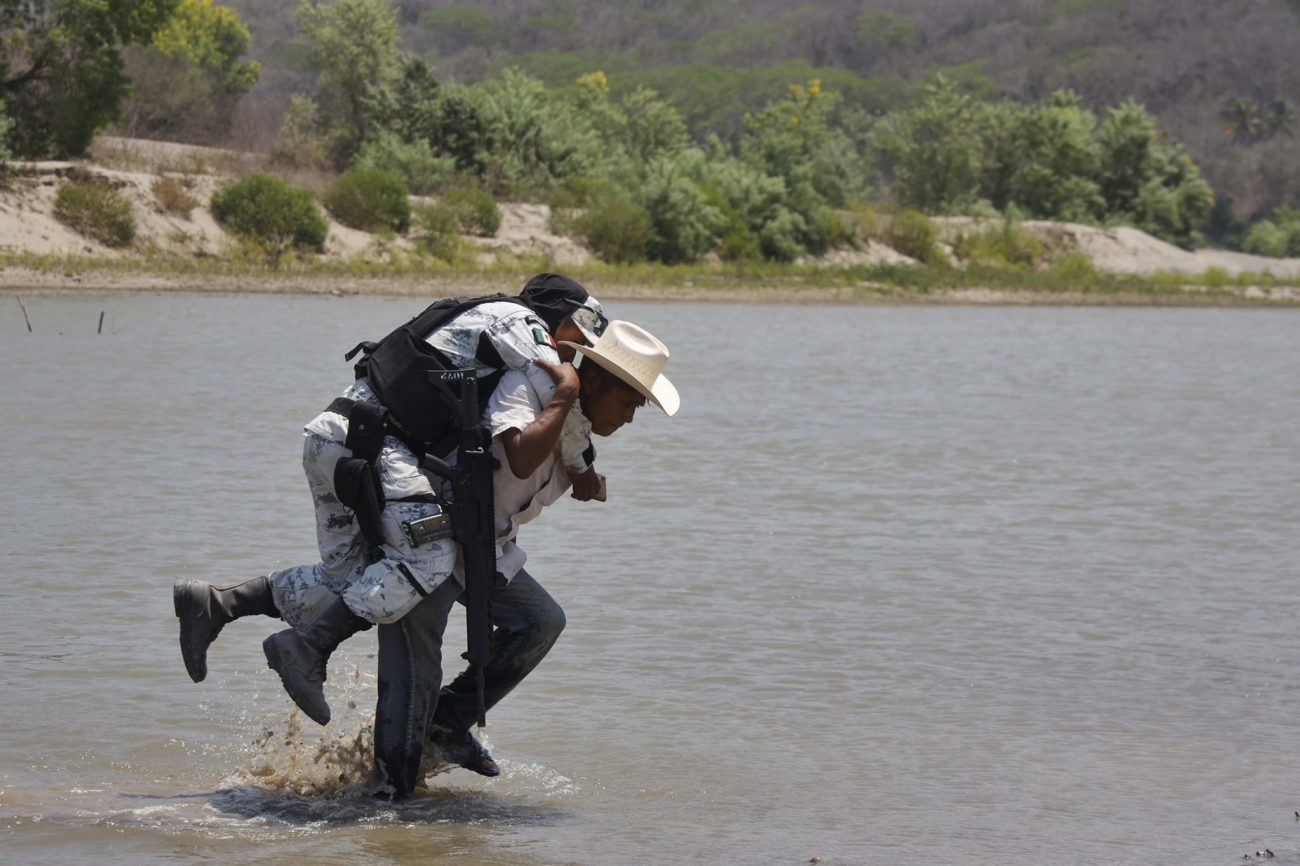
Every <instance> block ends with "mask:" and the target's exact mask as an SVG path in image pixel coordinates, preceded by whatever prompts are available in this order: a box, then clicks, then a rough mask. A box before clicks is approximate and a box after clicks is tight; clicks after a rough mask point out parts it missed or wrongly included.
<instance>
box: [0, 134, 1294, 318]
mask: <svg viewBox="0 0 1300 866" xmlns="http://www.w3.org/2000/svg"><path fill="white" fill-rule="evenodd" d="M93 157H94V159H93V160H91V161H85V162H78V163H26V164H20V165H19V166H18V172H17V173H16V174H15V175H14V176H12V177H11V178H10V179H9V181H8V184H7V186H6V187H5V188H2V189H0V292H6V293H22V292H27V293H37V292H64V291H79V292H168V291H185V292H217V293H249V292H257V293H268V294H274V293H290V294H333V295H351V294H372V295H398V296H407V295H409V296H424V297H428V296H432V295H447V294H473V293H479V292H486V291H512V290H514V289H516V288H517V287H518V286H519V285H521V284H522V282H523V281H524V280H525V279H527V277H528V276H529V275H530V274H532V273H535V272H537V271H538V270H541V269H548V270H564V271H566V272H569V273H573V274H575V275H576V276H579V278H581V279H584V280H585V281H586V282H588V283H589V284H590V285H592V287H593V289H595V288H596V287H597V286H599V294H600V295H601V296H602V297H607V298H611V299H614V298H620V299H635V298H645V299H664V300H710V301H711V300H724V301H737V302H756V301H760V302H761V301H770V302H804V303H818V302H824V303H846V302H852V303H959V304H1135V303H1137V304H1142V303H1146V304H1176V305H1207V304H1215V305H1218V304H1228V303H1260V302H1262V303H1275V304H1283V305H1300V287H1297V286H1296V285H1295V284H1296V282H1297V281H1300V259H1269V258H1265V257H1261V256H1251V255H1246V254H1244V253H1236V252H1229V251H1223V250H1197V251H1189V250H1183V249H1180V248H1178V247H1176V246H1174V245H1172V244H1168V243H1166V242H1164V241H1161V240H1159V239H1157V238H1154V237H1152V236H1150V235H1148V234H1146V233H1144V232H1141V231H1138V230H1137V229H1132V228H1124V227H1119V228H1109V229H1107V228H1100V227H1096V226H1085V225H1077V224H1069V223H1051V222H1040V221H1027V222H1024V223H1020V224H1019V225H1020V226H1021V228H1023V229H1024V230H1025V231H1027V232H1029V233H1031V234H1033V235H1034V236H1035V237H1036V238H1038V239H1039V240H1040V241H1041V242H1042V243H1043V245H1044V246H1045V247H1046V248H1047V249H1048V250H1050V251H1051V255H1052V256H1059V255H1062V254H1065V253H1081V254H1083V255H1084V256H1086V257H1087V258H1088V260H1089V261H1090V262H1091V263H1092V266H1093V268H1095V269H1096V271H1097V272H1099V273H1102V274H1110V275H1116V276H1117V277H1125V276H1128V277H1133V278H1134V279H1133V280H1130V281H1128V282H1123V281H1122V280H1121V281H1120V283H1121V284H1118V285H1115V286H1110V287H1107V288H1106V290H1103V291H1098V290H1097V289H1096V288H1095V287H1093V288H1084V287H1079V288H1078V289H1077V290H1076V289H1074V288H1072V287H1070V286H1065V287H1062V286H1061V285H1060V281H1059V280H1058V281H1056V283H1055V284H1054V285H1053V286H1051V287H1050V288H1049V287H1047V286H1044V287H1042V288H1041V289H1040V288H1038V287H1035V286H1033V285H1032V280H1031V281H1029V285H1026V283H1025V281H1024V280H1019V281H1017V282H1016V285H1015V286H1014V287H1011V288H1007V287H1005V286H999V285H992V286H972V285H959V286H957V287H952V286H938V285H935V286H927V285H925V281H924V280H920V281H916V280H907V281H901V282H904V283H906V285H899V284H891V283H890V282H889V281H888V280H883V281H882V280H881V279H879V278H874V277H872V276H871V275H870V272H869V269H871V268H872V267H874V266H897V265H904V266H906V265H909V264H915V263H914V262H913V260H912V259H909V258H908V257H907V256H905V255H903V254H902V253H900V252H898V251H897V250H894V249H891V248H890V247H888V246H887V245H885V244H883V243H881V242H879V241H877V240H871V241H869V242H866V243H864V244H860V245H859V247H858V248H853V249H849V248H845V249H839V250H834V251H832V252H830V253H829V254H827V255H826V256H824V257H822V258H821V259H818V260H814V261H810V262H804V263H802V264H801V266H799V267H796V268H791V269H789V270H787V271H783V270H781V269H773V270H770V271H768V270H760V271H758V272H756V273H754V274H750V273H745V272H743V271H739V270H735V269H729V268H727V267H725V266H720V265H707V264H705V265H700V266H698V267H696V268H692V269H686V270H680V269H678V270H671V269H670V270H656V269H618V268H611V267H608V266H605V265H602V264H601V263H599V262H598V261H597V260H596V259H595V257H594V256H593V255H592V254H591V253H590V251H589V250H587V249H586V248H585V247H583V245H582V244H581V243H580V242H579V241H578V240H576V239H574V238H570V237H565V236H562V235H557V234H555V233H553V232H552V231H551V229H550V213H549V209H548V208H547V207H546V206H545V205H542V204H530V203H502V204H500V208H501V212H502V222H501V227H500V230H499V231H498V232H497V234H496V236H494V237H492V238H478V237H469V236H466V237H465V238H464V239H463V240H464V243H465V245H466V247H467V248H468V249H469V250H470V254H469V255H468V256H467V260H466V262H465V264H463V265H462V266H459V267H456V268H448V267H443V266H441V265H430V266H429V267H428V268H427V269H422V268H421V267H420V266H419V265H418V264H417V265H415V266H412V265H411V264H410V262H411V261H412V260H413V259H412V257H411V255H410V253H411V252H412V244H411V243H410V241H408V240H407V239H405V238H401V237H382V236H378V235H372V234H368V233H366V232H361V231H356V230H354V229H350V228H347V227H345V226H342V225H340V224H338V223H336V222H333V221H331V222H330V227H329V236H328V239H327V241H326V246H325V253H324V255H323V256H321V257H320V258H319V259H317V260H315V261H314V262H312V263H311V264H308V265H305V266H301V267H297V268H295V267H290V268H284V269H281V270H277V271H273V270H268V269H266V268H259V267H255V266H251V265H239V264H237V262H238V259H239V256H238V252H237V249H236V244H235V242H234V241H233V240H232V238H231V237H230V236H229V235H227V234H226V232H225V231H224V230H223V229H222V228H221V226H219V225H218V224H217V223H216V221H215V220H214V219H213V218H212V216H211V214H210V213H209V211H208V202H209V200H210V198H211V195H212V193H213V192H214V191H215V190H216V189H217V188H218V186H219V185H220V184H221V183H222V182H224V181H225V180H226V179H228V178H230V177H232V176H234V175H236V174H238V173H240V172H242V171H247V170H250V169H254V168H257V167H259V166H258V165H257V163H256V158H255V157H254V155H249V154H237V153H231V152H227V151H217V150H213V149H210V148H197V147H190V146H183V145H168V144H165V143H159V142H137V141H129V140H122V139H104V140H102V141H100V142H99V143H98V144H97V146H96V148H95V150H94V152H93ZM250 160H252V161H251V162H250ZM164 176H168V177H173V178H178V179H180V180H182V181H183V183H184V184H185V186H186V187H187V189H188V190H189V192H190V194H191V195H192V196H193V197H194V199H195V200H196V202H197V206H196V207H195V208H194V209H193V210H191V211H190V212H189V213H188V214H178V213H175V212H169V211H167V210H165V209H164V208H163V207H162V206H161V205H160V204H159V201H158V197H157V196H156V195H155V193H154V184H155V182H156V181H157V180H158V178H160V177H164ZM73 177H94V178H99V179H102V180H104V181H107V182H108V183H110V184H112V185H113V186H114V187H115V188H117V189H118V191H119V192H121V193H122V194H123V195H124V196H125V197H126V198H127V199H128V200H129V201H130V202H131V204H132V208H133V211H134V213H135V215H136V220H137V226H138V227H137V232H136V240H135V242H134V243H133V244H132V246H131V247H129V248H127V249H125V250H119V249H113V248H110V247H106V246H103V245H101V244H99V243H97V242H95V241H94V240H91V239H89V238H87V237H84V236H82V235H80V234H78V233H76V232H75V231H73V230H72V229H70V228H69V227H67V226H65V225H64V224H62V223H60V222H59V221H58V220H57V219H55V217H54V200H55V196H56V194H57V192H58V189H59V187H60V186H62V185H63V184H65V183H68V182H70V179H71V178H73ZM936 222H937V223H938V224H939V225H940V228H941V230H942V232H943V237H944V239H945V241H947V242H948V243H954V242H955V240H956V238H957V236H959V235H960V234H962V233H971V232H978V231H983V230H987V229H988V228H991V227H996V223H989V222H987V221H986V222H980V221H978V220H972V219H968V218H945V219H939V220H936ZM403 261H405V262H406V264H398V265H394V263H395V262H403ZM864 274H865V275H864ZM855 275H856V276H855ZM1179 275H1182V276H1183V277H1186V278H1187V280H1186V285H1182V284H1181V279H1180V276H1179ZM1207 275H1212V276H1213V277H1214V279H1206V276H1207ZM918 282H919V283H920V285H918ZM967 282H969V281H967ZM1278 282H1282V283H1289V284H1290V285H1278V284H1277V283H1278Z"/></svg>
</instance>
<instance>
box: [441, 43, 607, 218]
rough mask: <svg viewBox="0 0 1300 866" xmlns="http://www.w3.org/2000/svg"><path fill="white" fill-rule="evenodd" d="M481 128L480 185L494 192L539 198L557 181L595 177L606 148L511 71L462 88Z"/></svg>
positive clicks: (572, 109)
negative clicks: (481, 169)
mask: <svg viewBox="0 0 1300 866" xmlns="http://www.w3.org/2000/svg"><path fill="white" fill-rule="evenodd" d="M448 90H452V91H453V93H459V94H463V96H464V97H465V99H466V101H467V102H468V104H469V105H470V106H472V108H473V112H474V114H475V116H476V117H477V118H478V120H479V121H480V122H481V124H482V127H481V128H482V131H483V139H482V141H483V143H484V145H485V148H484V150H485V153H483V156H482V158H483V161H484V168H483V172H482V174H483V179H484V180H485V182H486V183H487V185H488V186H489V188H491V189H492V190H493V191H494V192H496V193H505V194H511V195H519V194H534V195H536V194H541V193H543V192H546V191H548V190H549V189H550V188H551V187H552V185H553V184H554V183H555V182H556V181H557V180H562V179H564V178H566V177H573V176H578V175H584V174H592V173H599V172H600V170H601V169H602V167H603V166H605V165H606V164H607V162H608V160H609V148H608V147H607V146H606V145H605V143H604V142H603V141H602V140H601V138H600V135H599V134H598V133H597V132H596V130H595V128H594V127H593V126H592V124H591V122H590V120H589V119H588V118H587V116H586V115H585V114H583V113H582V112H581V111H580V110H579V109H578V108H577V107H576V106H574V105H573V104H572V103H570V102H569V101H567V100H565V99H562V98H560V97H559V96H558V95H556V94H554V93H551V92H548V91H547V89H546V87H545V86H544V85H543V84H542V82H541V81H539V80H537V79H536V78H532V77H531V76H528V75H525V74H523V73H522V72H518V71H516V70H513V69H507V70H506V71H505V72H503V73H502V74H501V75H500V76H497V77H495V78H492V79H489V80H488V81H484V82H482V83H481V84H476V85H472V86H468V87H464V88H456V89H455V90H453V89H452V88H448Z"/></svg>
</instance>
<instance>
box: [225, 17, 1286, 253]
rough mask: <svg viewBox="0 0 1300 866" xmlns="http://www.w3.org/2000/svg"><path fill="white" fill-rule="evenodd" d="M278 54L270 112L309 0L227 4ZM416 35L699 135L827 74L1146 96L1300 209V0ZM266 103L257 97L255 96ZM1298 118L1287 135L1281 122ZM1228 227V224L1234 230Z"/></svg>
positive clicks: (409, 33) (1166, 118) (458, 77)
mask: <svg viewBox="0 0 1300 866" xmlns="http://www.w3.org/2000/svg"><path fill="white" fill-rule="evenodd" d="M228 5H230V6H231V7H233V8H234V9H235V10H237V11H238V12H239V14H240V15H241V17H243V19H244V20H245V21H246V22H248V24H249V26H250V28H251V29H252V32H253V35H254V40H253V42H254V44H253V56H255V57H257V58H258V59H259V60H261V62H262V63H263V65H264V70H265V71H264V74H263V81H262V83H261V84H259V86H258V88H257V89H256V90H255V91H254V96H255V97H256V99H255V102H257V101H258V100H266V101H267V103H268V104H270V103H279V102H284V101H287V99H288V94H289V93H291V92H295V91H297V92H307V91H308V90H309V88H310V85H309V83H308V82H309V79H310V78H311V75H312V73H311V71H310V69H309V66H308V63H307V59H306V58H307V50H306V46H305V44H304V40H303V37H302V35H301V33H300V31H299V29H298V28H297V26H296V25H295V23H294V16H293V5H292V4H286V3H278V2H267V0H229V3H228ZM395 5H396V7H397V10H398V13H399V18H398V20H399V26H400V32H401V40H402V46H403V47H404V48H405V49H406V50H407V51H410V52H411V53H413V54H415V55H417V56H420V57H423V58H425V59H427V60H428V61H429V63H430V64H431V66H432V68H433V69H434V71H435V73H436V75H437V76H438V78H439V79H441V80H455V81H460V82H473V81H481V80H483V79H485V78H488V77H490V76H492V75H494V74H497V73H499V72H500V71H501V70H502V69H505V68H507V67H509V66H517V67H518V68H520V69H522V70H524V71H527V72H529V73H531V74H534V75H536V76H538V77H540V78H541V79H542V80H543V81H544V82H546V83H547V84H548V85H551V86H569V85H572V83H573V82H574V81H575V80H576V79H577V78H578V77H579V76H581V75H583V74H586V73H589V72H592V71H594V70H597V69H601V70H603V71H604V72H605V73H606V74H607V75H608V76H609V79H610V82H611V87H612V88H613V89H614V91H615V93H616V94H622V93H625V92H632V91H633V90H635V89H636V88H637V87H639V86H648V87H651V88H654V89H655V90H657V91H658V92H659V93H660V94H661V95H662V96H664V97H665V98H666V99H667V100H668V101H670V102H671V103H672V104H673V105H675V106H677V107H678V108H679V109H680V110H681V112H682V115H683V118H684V119H685V121H686V123H687V125H688V127H689V128H690V130H691V132H692V134H694V135H695V136H697V137H702V136H704V135H705V134H707V133H709V132H717V133H719V134H721V135H722V136H723V137H734V136H735V135H737V134H738V133H739V131H740V130H741V129H742V126H743V117H744V113H745V112H746V111H749V112H755V111H758V110H760V109H761V108H762V106H763V105H765V104H766V103H768V102H770V101H771V100H773V99H775V98H779V97H780V96H781V95H782V94H783V93H784V91H785V87H786V85H787V84H790V83H795V82H804V81H807V80H809V79H812V78H818V79H820V80H822V81H823V82H824V84H825V86H826V87H827V88H828V89H830V90H834V91H835V92H838V93H840V94H841V95H842V96H843V97H844V100H845V103H846V104H847V105H849V106H854V107H860V108H862V109H864V110H865V111H867V112H872V113H880V112H884V111H888V110H892V109H897V108H901V107H904V106H906V105H908V104H909V102H910V101H911V100H912V99H914V98H915V97H916V96H917V94H918V92H919V90H920V87H921V86H922V85H923V84H924V83H925V82H927V81H929V80H930V79H931V78H932V77H933V76H934V75H935V74H936V73H943V74H945V75H947V76H948V77H949V78H951V79H953V80H955V81H957V82H959V84H960V85H961V86H962V88H963V90H964V91H965V92H968V93H971V94H973V95H976V96H980V97H990V98H996V97H1005V98H1008V99H1011V100H1015V101H1019V102H1038V101H1041V100H1043V99H1046V98H1047V97H1048V96H1049V95H1050V94H1051V93H1052V92H1053V91H1056V90H1060V89H1071V90H1074V91H1076V92H1077V93H1078V94H1080V96H1081V97H1082V101H1083V104H1084V106H1085V107H1087V108H1089V109H1091V110H1093V111H1099V110H1103V109H1104V108H1105V107H1108V106H1113V105H1118V104H1119V103H1121V102H1123V101H1124V100H1126V99H1134V100H1136V101H1137V102H1139V103H1141V104H1142V105H1144V106H1145V107H1146V108H1147V109H1148V110H1149V111H1150V112H1151V113H1152V114H1153V115H1154V116H1155V118H1156V119H1157V121H1158V123H1159V125H1160V127H1161V128H1162V129H1163V130H1165V131H1166V132H1167V133H1168V134H1169V135H1170V136H1172V137H1173V138H1175V139H1177V140H1179V141H1181V142H1182V143H1183V144H1184V145H1185V146H1186V148H1187V152H1188V153H1189V154H1190V156H1191V157H1192V159H1193V160H1194V161H1195V162H1196V164H1197V165H1198V166H1199V167H1200V168H1201V170H1202V172H1203V173H1204V175H1205V177H1206V179H1207V180H1208V181H1209V183H1210V185H1211V186H1212V187H1213V188H1214V190H1215V192H1216V193H1217V195H1218V198H1219V201H1220V207H1221V209H1222V214H1221V217H1220V218H1221V220H1222V221H1223V222H1225V223H1226V222H1228V220H1227V216H1228V214H1229V213H1233V214H1236V215H1237V216H1239V217H1245V218H1250V217H1256V216H1261V215H1263V214H1264V213H1266V212H1268V211H1270V210H1272V209H1273V208H1274V207H1275V206H1277V205H1279V204H1290V205H1292V206H1295V205H1300V141H1298V140H1297V139H1296V138H1295V137H1294V135H1293V133H1294V129H1293V128H1292V124H1294V118H1293V114H1292V113H1293V112H1294V111H1295V110H1296V109H1297V108H1298V107H1300V106H1298V105H1297V101H1298V100H1300V63H1297V62H1296V58H1297V57H1300V2H1296V0H1226V2H1217V3H1207V2H1204V0H1162V2H1160V3H1149V2H1134V0H942V2H933V3H914V2H904V0H851V2H850V0H811V2H780V0H708V2H703V0H480V2H474V3H456V2H446V0H397V2H396V3H395ZM249 107H250V108H252V104H250V106H249ZM1279 110H1280V111H1281V112H1282V115H1281V119H1282V125H1283V126H1284V127H1286V128H1285V129H1284V130H1278V129H1276V128H1272V127H1271V126H1270V121H1269V116H1270V112H1277V111H1279ZM1225 228H1226V226H1219V227H1218V230H1219V231H1220V232H1222V231H1223V230H1224V229H1225Z"/></svg>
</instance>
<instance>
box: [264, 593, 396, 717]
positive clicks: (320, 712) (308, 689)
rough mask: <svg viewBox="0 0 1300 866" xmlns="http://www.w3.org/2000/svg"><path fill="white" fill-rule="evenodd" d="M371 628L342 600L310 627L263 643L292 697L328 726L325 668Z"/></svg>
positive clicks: (288, 631)
mask: <svg viewBox="0 0 1300 866" xmlns="http://www.w3.org/2000/svg"><path fill="white" fill-rule="evenodd" d="M368 628H370V623H369V622H368V621H366V620H364V619H362V618H361V617H359V616H357V615H356V614H355V613H353V612H352V611H351V610H349V609H348V606H347V605H346V604H344V603H343V599H341V598H340V599H336V600H335V601H334V603H333V604H331V605H330V606H329V607H327V608H325V612H324V613H322V614H321V615H320V619H318V620H316V621H315V622H314V623H312V624H311V625H310V626H308V627H307V628H304V629H292V628H288V629H285V630H284V631H278V632H276V633H275V634H273V635H271V636H270V637H268V638H267V639H266V640H264V641H262V652H264V653H265V654H266V664H267V667H269V668H270V669H271V670H273V671H275V672H276V673H277V674H279V675H280V682H281V683H283V684H284V690H285V691H286V692H288V693H289V697H291V698H293V702H294V703H295V704H297V705H298V708H299V709H301V710H302V711H303V712H304V713H306V714H307V716H308V718H310V719H311V720H312V721H314V722H315V723H316V724H318V725H327V724H329V720H330V707H329V704H327V703H325V665H326V663H327V662H328V661H329V657H330V653H332V652H334V650H336V649H338V645H339V644H341V643H343V641H345V640H347V639H348V638H350V637H352V635H354V634H356V633H357V632H359V631H365V630H366V629H368Z"/></svg>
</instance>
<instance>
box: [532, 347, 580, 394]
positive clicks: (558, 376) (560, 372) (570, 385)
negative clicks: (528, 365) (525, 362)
mask: <svg viewBox="0 0 1300 866" xmlns="http://www.w3.org/2000/svg"><path fill="white" fill-rule="evenodd" d="M533 363H534V364H536V365H537V366H539V367H541V368H542V369H543V370H545V371H546V375H548V376H550V377H551V379H552V380H554V382H555V396H554V397H552V398H551V399H553V400H559V401H561V402H565V403H572V402H573V401H574V400H577V399H578V371H577V370H576V369H575V368H574V366H573V365H572V364H570V363H569V362H568V361H564V362H562V363H559V364H552V363H551V362H550V361H544V360H542V359H541V358H534V359H533Z"/></svg>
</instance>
